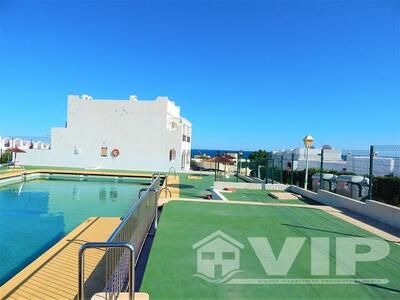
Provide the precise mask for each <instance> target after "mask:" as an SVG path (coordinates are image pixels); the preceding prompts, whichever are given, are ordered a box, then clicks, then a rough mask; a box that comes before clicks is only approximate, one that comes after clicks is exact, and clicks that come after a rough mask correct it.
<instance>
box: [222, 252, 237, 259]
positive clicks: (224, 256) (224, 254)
mask: <svg viewBox="0 0 400 300" xmlns="http://www.w3.org/2000/svg"><path fill="white" fill-rule="evenodd" d="M222 259H235V252H222Z"/></svg>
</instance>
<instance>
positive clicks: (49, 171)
mask: <svg viewBox="0 0 400 300" xmlns="http://www.w3.org/2000/svg"><path fill="white" fill-rule="evenodd" d="M24 174H26V175H28V174H29V175H32V174H62V175H96V176H120V177H134V178H137V177H141V178H152V176H153V175H152V174H149V173H140V172H139V173H135V172H132V173H128V172H126V173H124V172H114V171H113V172H111V171H110V172H107V171H95V170H57V169H37V170H24V169H21V170H19V171H11V172H6V173H1V174H0V180H3V179H9V178H14V177H19V176H22V175H24Z"/></svg>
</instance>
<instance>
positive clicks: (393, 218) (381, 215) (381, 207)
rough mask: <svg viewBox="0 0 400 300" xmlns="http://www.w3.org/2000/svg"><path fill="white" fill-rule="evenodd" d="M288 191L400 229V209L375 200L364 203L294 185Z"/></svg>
mask: <svg viewBox="0 0 400 300" xmlns="http://www.w3.org/2000/svg"><path fill="white" fill-rule="evenodd" d="M288 190H289V191H291V192H294V193H297V194H300V195H302V196H304V197H307V198H309V199H311V200H314V201H317V202H319V203H322V204H325V205H329V206H332V207H337V208H345V209H348V210H351V211H354V212H356V213H358V214H361V215H364V216H366V217H369V218H372V219H375V220H378V221H380V222H382V223H385V224H388V225H391V226H393V227H396V228H399V229H400V208H399V207H395V206H392V205H388V204H385V203H381V202H378V201H374V200H367V201H365V202H362V201H358V200H354V199H351V198H348V197H345V196H342V195H338V194H335V193H331V192H328V191H325V190H319V191H318V193H314V192H311V191H307V190H305V189H302V188H299V187H297V186H293V185H291V186H290V187H289V188H288Z"/></svg>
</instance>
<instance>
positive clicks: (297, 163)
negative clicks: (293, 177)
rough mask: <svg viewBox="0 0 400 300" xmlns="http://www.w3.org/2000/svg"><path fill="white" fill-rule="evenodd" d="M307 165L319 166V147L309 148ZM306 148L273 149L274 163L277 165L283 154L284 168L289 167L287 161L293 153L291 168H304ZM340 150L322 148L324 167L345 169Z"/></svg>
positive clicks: (311, 166)
mask: <svg viewBox="0 0 400 300" xmlns="http://www.w3.org/2000/svg"><path fill="white" fill-rule="evenodd" d="M308 151H309V154H308V165H309V167H310V168H320V167H321V149H309V150H308ZM306 153H307V152H306V149H305V148H295V149H289V150H281V151H274V152H273V158H274V161H275V164H276V165H278V164H279V163H280V161H281V157H282V155H283V162H284V168H289V164H288V163H289V162H291V161H292V154H293V169H294V170H304V169H305V167H306ZM341 155H342V152H341V150H336V149H326V148H325V149H324V169H327V170H336V171H343V170H346V161H344V160H342V158H341Z"/></svg>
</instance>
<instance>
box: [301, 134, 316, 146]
mask: <svg viewBox="0 0 400 300" xmlns="http://www.w3.org/2000/svg"><path fill="white" fill-rule="evenodd" d="M303 142H304V146H306V148H310V147H311V146H312V145H313V143H314V138H313V137H312V136H311V135H310V134H308V135H307V136H305V137H304V139H303Z"/></svg>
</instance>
